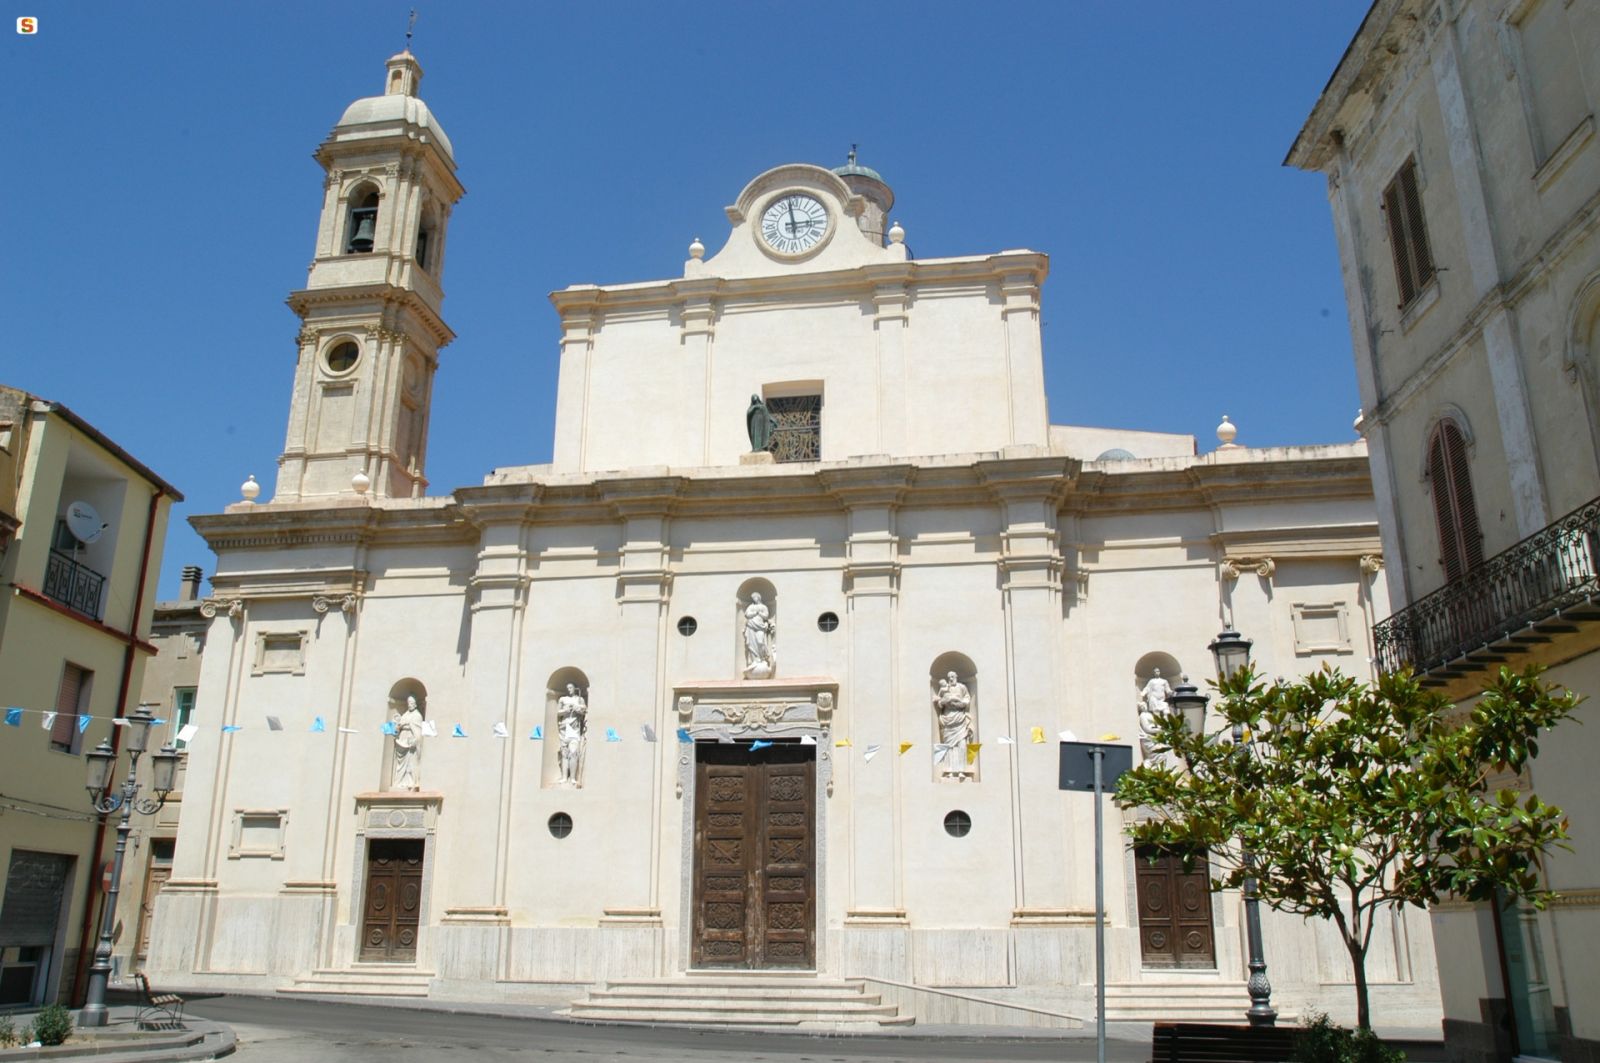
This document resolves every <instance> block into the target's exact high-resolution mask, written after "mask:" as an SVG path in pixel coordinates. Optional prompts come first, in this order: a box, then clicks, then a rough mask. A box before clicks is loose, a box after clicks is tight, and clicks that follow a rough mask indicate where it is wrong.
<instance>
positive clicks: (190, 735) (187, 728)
mask: <svg viewBox="0 0 1600 1063" xmlns="http://www.w3.org/2000/svg"><path fill="white" fill-rule="evenodd" d="M199 733H200V728H199V727H196V726H195V725H194V724H192V723H186V724H184V725H183V726H182V727H180V728H178V741H180V742H183V743H185V744H187V743H189V742H191V741H193V740H194V736H195V735H197V734H199Z"/></svg>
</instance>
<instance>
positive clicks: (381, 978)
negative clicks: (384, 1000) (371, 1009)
mask: <svg viewBox="0 0 1600 1063" xmlns="http://www.w3.org/2000/svg"><path fill="white" fill-rule="evenodd" d="M434 977H435V976H434V972H432V971H419V970H417V969H416V968H415V967H354V968H318V969H317V970H315V971H312V972H311V973H310V974H304V975H300V976H299V977H298V978H296V979H295V980H294V984H293V985H286V986H279V987H278V992H280V993H306V994H318V995H327V996H369V997H425V996H427V995H428V986H429V983H431V982H432V981H433V979H434Z"/></svg>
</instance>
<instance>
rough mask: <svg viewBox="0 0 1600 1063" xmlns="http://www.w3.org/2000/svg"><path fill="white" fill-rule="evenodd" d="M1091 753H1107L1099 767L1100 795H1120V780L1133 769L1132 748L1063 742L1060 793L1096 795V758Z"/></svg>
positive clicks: (1106, 744)
mask: <svg viewBox="0 0 1600 1063" xmlns="http://www.w3.org/2000/svg"><path fill="white" fill-rule="evenodd" d="M1091 749H1099V750H1102V751H1104V753H1105V760H1104V762H1103V763H1102V764H1101V767H1100V792H1101V793H1107V794H1114V793H1116V792H1117V779H1118V778H1120V777H1121V775H1122V773H1123V772H1125V771H1130V770H1132V768H1133V747H1132V746H1118V745H1112V744H1110V743H1109V742H1062V743H1061V789H1063V790H1088V791H1090V792H1091V793H1092V792H1093V791H1094V758H1093V757H1092V756H1090V755H1089V751H1090V750H1091Z"/></svg>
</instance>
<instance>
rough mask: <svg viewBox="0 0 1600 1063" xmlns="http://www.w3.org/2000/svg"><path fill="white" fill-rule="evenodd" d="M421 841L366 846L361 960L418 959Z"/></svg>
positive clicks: (388, 841) (385, 841)
mask: <svg viewBox="0 0 1600 1063" xmlns="http://www.w3.org/2000/svg"><path fill="white" fill-rule="evenodd" d="M423 844H424V843H423V842H422V841H421V840H420V839H409V838H407V839H400V838H393V839H375V840H373V841H370V842H368V843H367V889H366V896H365V897H364V898H363V899H362V918H361V959H362V960H365V961H368V962H385V961H387V962H391V963H394V962H405V961H408V960H415V959H416V958H417V926H418V924H419V923H420V922H421V916H422V854H423Z"/></svg>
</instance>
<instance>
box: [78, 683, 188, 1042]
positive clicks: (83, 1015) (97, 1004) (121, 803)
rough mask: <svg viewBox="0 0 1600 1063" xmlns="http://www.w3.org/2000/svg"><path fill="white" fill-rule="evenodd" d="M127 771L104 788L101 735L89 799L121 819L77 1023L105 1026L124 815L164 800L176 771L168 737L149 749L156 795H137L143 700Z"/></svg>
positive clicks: (112, 755)
mask: <svg viewBox="0 0 1600 1063" xmlns="http://www.w3.org/2000/svg"><path fill="white" fill-rule="evenodd" d="M127 720H128V723H127V726H126V730H127V750H128V776H127V778H125V779H123V780H122V792H121V793H120V794H114V793H110V792H108V791H109V789H110V785H111V770H112V768H114V767H115V766H116V762H117V753H116V750H114V749H112V748H111V743H110V742H109V741H107V740H102V741H101V742H100V745H99V747H98V748H96V749H94V750H93V751H92V752H90V753H88V754H87V758H88V761H89V781H88V784H87V785H88V788H89V800H90V803H91V804H93V805H94V810H95V811H96V812H98V813H100V814H101V815H102V816H105V815H110V814H111V813H112V812H115V811H116V810H117V809H119V808H120V809H122V822H120V823H118V824H117V854H116V858H115V859H114V860H113V861H112V863H111V886H110V888H109V889H107V890H106V902H105V913H104V915H103V916H102V917H101V920H100V943H99V944H98V945H96V946H95V950H94V964H93V965H92V966H91V967H90V968H89V992H88V996H87V997H86V998H85V999H84V1004H83V1010H82V1011H80V1012H79V1013H78V1025H79V1026H104V1025H105V1024H106V985H107V984H108V983H109V982H110V981H111V932H112V930H113V929H114V928H115V927H116V921H117V894H118V893H119V892H120V891H121V884H122V857H123V854H124V853H126V852H127V851H128V831H129V829H130V827H129V819H130V818H131V817H132V815H133V812H134V811H135V810H136V809H137V810H138V812H139V814H140V815H144V816H149V815H153V814H154V813H155V812H156V811H158V810H159V809H160V808H161V806H162V805H164V804H166V803H167V795H168V794H169V793H171V792H172V786H173V783H174V782H175V781H176V780H177V774H178V751H177V750H176V749H174V748H173V746H172V743H170V742H169V743H167V744H166V745H165V746H162V747H161V752H159V753H152V754H150V763H151V776H152V779H151V787H150V788H151V789H152V790H154V791H155V794H156V796H155V798H154V799H151V798H148V797H145V798H140V797H139V796H138V793H139V783H138V782H137V780H136V776H137V774H138V771H139V755H140V754H141V753H143V752H144V749H145V743H146V742H148V741H149V739H150V726H151V724H153V723H155V718H154V717H153V716H151V715H150V710H149V709H147V708H145V707H144V706H143V705H141V706H139V709H138V711H137V712H135V713H134V714H133V715H132V716H129V717H127Z"/></svg>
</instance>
